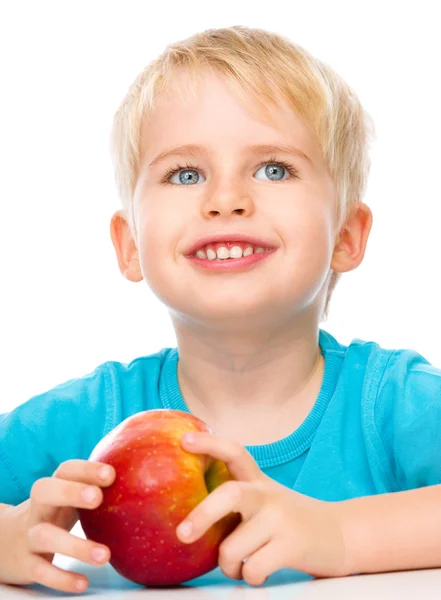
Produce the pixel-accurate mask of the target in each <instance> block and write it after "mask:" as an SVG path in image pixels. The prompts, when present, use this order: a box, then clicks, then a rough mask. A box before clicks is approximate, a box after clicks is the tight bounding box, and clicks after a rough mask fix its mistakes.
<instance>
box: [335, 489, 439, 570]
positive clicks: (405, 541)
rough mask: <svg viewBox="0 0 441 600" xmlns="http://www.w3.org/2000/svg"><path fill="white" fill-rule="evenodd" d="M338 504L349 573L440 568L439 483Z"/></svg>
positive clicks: (337, 509) (336, 505)
mask: <svg viewBox="0 0 441 600" xmlns="http://www.w3.org/2000/svg"><path fill="white" fill-rule="evenodd" d="M334 506H335V509H336V512H337V517H338V520H339V522H340V524H341V528H342V531H343V537H344V539H345V545H346V567H347V574H354V573H379V572H382V571H400V570H410V569H421V568H430V567H441V485H432V486H429V487H424V488H418V489H415V490H410V491H405V492H394V493H391V494H380V495H378V496H366V497H362V498H354V499H351V500H344V501H342V502H336V503H335V505H334Z"/></svg>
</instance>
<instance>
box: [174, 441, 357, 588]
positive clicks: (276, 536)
mask: <svg viewBox="0 0 441 600" xmlns="http://www.w3.org/2000/svg"><path fill="white" fill-rule="evenodd" d="M187 436H188V438H187ZM187 439H193V443H189V442H188V441H186V440H187ZM181 444H182V447H183V448H184V449H185V450H187V452H192V453H195V454H198V453H199V454H208V455H210V456H212V457H214V458H217V459H220V460H223V461H224V462H225V463H226V464H227V466H228V468H229V470H230V473H231V475H232V476H233V478H234V479H235V481H228V482H226V483H224V484H222V485H220V486H219V487H217V488H216V489H215V490H213V491H212V492H211V493H210V494H209V495H208V496H207V497H206V498H205V499H204V500H203V501H202V502H201V503H200V504H198V506H196V508H194V509H193V510H192V511H191V512H190V514H189V515H188V516H187V517H186V519H185V520H184V521H182V522H181V523H180V525H179V526H178V528H177V535H178V537H179V539H180V540H181V541H182V542H187V543H191V542H194V541H195V540H197V539H199V538H200V537H201V536H202V535H203V534H204V533H205V532H206V531H207V530H208V529H209V528H210V527H211V526H212V525H213V524H214V523H216V522H217V521H219V519H221V518H222V517H224V516H226V515H227V514H228V513H230V512H239V513H240V514H241V515H242V522H241V523H240V524H239V525H238V526H237V527H236V529H235V530H234V531H233V532H232V533H231V534H230V535H229V536H228V537H227V538H226V539H225V540H224V541H223V542H222V543H221V545H220V547H219V567H220V568H221V570H222V572H223V573H224V574H225V575H226V576H227V577H231V578H232V579H245V581H246V582H247V583H248V584H249V585H260V584H262V583H264V582H265V581H266V579H267V577H268V576H269V575H270V574H271V573H273V572H274V571H277V570H278V569H282V568H284V567H288V568H291V569H297V570H300V571H303V572H305V573H308V574H310V575H313V576H316V577H338V576H343V575H346V574H347V573H345V567H344V564H345V546H344V539H343V534H342V531H341V527H340V524H339V521H338V519H337V516H336V514H335V511H334V508H333V507H334V506H335V504H334V503H332V502H324V501H322V500H317V499H315V498H311V497H309V496H304V495H303V494H299V493H297V492H295V491H293V490H290V489H289V488H287V487H285V486H283V485H281V484H279V483H277V482H275V481H274V480H272V479H271V478H270V477H268V476H267V475H265V474H264V473H263V472H262V471H261V470H260V469H259V467H258V465H257V464H256V462H255V461H254V459H253V457H252V456H251V455H250V454H249V452H247V451H246V449H245V448H243V447H242V446H240V445H239V444H237V443H235V442H231V441H229V440H226V439H223V438H220V437H218V436H216V435H213V434H210V433H192V434H185V435H184V436H182V440H181ZM185 524H190V525H191V529H192V533H191V534H190V535H188V536H184V535H183V533H184V531H183V530H185ZM181 527H183V530H182V529H181ZM244 559H247V560H246V562H245V563H244V562H243V560H244Z"/></svg>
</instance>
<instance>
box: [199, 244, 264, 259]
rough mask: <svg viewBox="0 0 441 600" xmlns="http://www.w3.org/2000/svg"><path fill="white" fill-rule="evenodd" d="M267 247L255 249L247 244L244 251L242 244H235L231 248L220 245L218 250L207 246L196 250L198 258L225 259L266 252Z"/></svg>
mask: <svg viewBox="0 0 441 600" xmlns="http://www.w3.org/2000/svg"><path fill="white" fill-rule="evenodd" d="M265 251H266V250H265V248H262V247H258V248H256V249H254V248H253V247H252V246H247V247H246V248H245V249H244V250H243V251H242V248H241V247H240V246H233V247H232V248H231V249H230V250H229V249H228V248H227V247H226V246H220V247H219V248H218V249H217V250H215V249H213V248H207V250H206V251H205V250H204V249H203V248H200V249H199V250H198V251H197V252H196V256H197V257H198V258H204V259H207V258H208V260H215V259H216V258H218V259H220V260H225V259H227V258H242V256H249V255H250V254H253V253H255V254H258V253H260V252H265Z"/></svg>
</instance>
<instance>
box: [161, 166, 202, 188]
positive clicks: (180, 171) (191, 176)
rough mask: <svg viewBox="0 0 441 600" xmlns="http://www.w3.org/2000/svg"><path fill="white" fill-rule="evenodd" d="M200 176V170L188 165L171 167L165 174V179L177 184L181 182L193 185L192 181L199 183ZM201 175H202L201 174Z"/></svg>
mask: <svg viewBox="0 0 441 600" xmlns="http://www.w3.org/2000/svg"><path fill="white" fill-rule="evenodd" d="M200 177H201V175H200V171H198V170H197V169H193V168H189V167H185V168H184V167H177V168H176V169H173V170H172V171H170V172H169V173H168V174H167V176H166V181H167V182H169V183H173V184H175V185H179V184H181V183H182V184H183V185H193V184H194V183H199V178H200ZM202 177H204V176H203V175H202ZM173 178H174V181H173ZM204 181H205V179H204ZM202 183H204V182H202Z"/></svg>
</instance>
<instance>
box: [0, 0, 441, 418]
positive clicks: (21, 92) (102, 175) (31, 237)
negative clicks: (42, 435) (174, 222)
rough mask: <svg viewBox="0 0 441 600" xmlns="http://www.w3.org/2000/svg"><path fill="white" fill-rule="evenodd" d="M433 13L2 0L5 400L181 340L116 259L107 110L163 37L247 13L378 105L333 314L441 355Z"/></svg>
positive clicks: (329, 6)
mask: <svg viewBox="0 0 441 600" xmlns="http://www.w3.org/2000/svg"><path fill="white" fill-rule="evenodd" d="M437 13H438V3H437V2H434V1H419V2H405V1H403V0H402V1H382V2H361V1H354V0H352V1H348V2H342V1H340V2H339V1H336V0H333V1H332V2H329V1H324V2H317V1H311V0H308V1H304V0H302V1H301V2H299V1H295V0H286V1H281V0H279V2H275V3H268V2H263V1H255V2H238V1H234V2H225V1H224V0H223V1H222V2H219V3H217V2H211V1H203V2H191V1H190V2H189V1H186V2H168V3H161V2H159V3H158V2H154V1H152V0H144V1H131V0H120V1H116V2H111V1H110V0H105V1H98V0H75V1H68V0H54V1H52V2H50V1H44V0H38V2H35V1H34V0H30V1H29V2H24V1H20V0H9V1H8V0H6V1H5V0H4V1H3V2H1V4H0V61H1V65H0V66H1V68H0V78H1V79H0V160H1V162H0V170H1V172H0V202H1V234H0V260H1V293H0V301H1V307H0V309H1V310H0V352H1V355H0V360H1V363H0V364H1V395H0V413H2V412H6V411H8V410H10V409H12V408H13V407H14V406H16V405H18V404H20V403H22V402H24V401H25V400H27V399H28V398H30V397H31V396H33V395H35V394H37V393H41V392H43V391H46V390H47V389H50V388H51V387H54V386H55V385H57V384H59V383H62V382H64V381H66V380H68V379H71V378H74V377H81V376H83V375H84V374H86V373H88V372H90V371H92V370H93V369H94V368H95V367H96V366H97V365H98V364H101V363H102V362H105V361H108V360H118V361H122V362H128V361H130V360H132V359H133V358H135V357H137V356H141V355H145V354H149V353H152V352H156V351H158V350H159V349H160V348H162V347H164V346H173V345H175V337H174V333H173V329H172V327H171V325H170V322H169V317H168V313H167V310H166V309H165V308H164V307H163V306H162V305H161V304H160V303H159V301H158V300H157V299H156V298H155V297H154V296H153V294H152V292H150V290H149V289H148V287H147V285H146V284H145V282H141V283H138V284H136V285H135V284H133V283H129V282H128V281H127V280H125V279H124V278H123V277H122V275H121V274H120V272H119V269H118V266H117V262H116V258H115V254H114V250H113V246H112V244H111V240H110V235H109V222H110V217H111V215H112V213H113V212H114V211H115V210H117V209H118V208H120V206H119V201H118V198H117V195H116V190H115V187H114V183H113V172H112V168H111V163H110V156H109V152H108V142H109V134H110V127H111V121H112V118H113V114H114V112H115V110H116V109H117V106H118V104H119V103H120V101H121V100H122V98H123V96H124V95H125V93H126V91H127V88H128V87H129V85H130V84H131V82H132V81H133V79H134V78H135V76H136V75H137V74H138V73H139V71H141V70H142V68H143V67H144V66H145V65H146V64H147V63H148V62H150V61H151V60H152V59H154V58H155V57H156V56H157V55H158V54H160V53H161V52H162V51H163V50H164V48H165V46H166V45H167V44H168V43H170V42H173V41H176V40H179V39H182V38H185V37H187V36H189V35H191V34H193V33H195V32H197V31H200V30H203V29H206V28H208V27H221V26H230V25H236V24H242V25H247V26H251V27H262V28H265V29H268V30H271V31H276V32H278V33H281V34H283V35H286V36H287V37H289V38H290V39H291V40H292V41H294V42H296V43H299V44H301V45H303V46H304V47H306V48H307V49H308V50H309V51H310V52H312V53H313V54H315V55H316V56H317V57H318V58H320V59H322V60H323V61H325V62H327V63H328V64H329V65H331V66H332V67H333V68H334V69H335V70H336V71H337V72H339V73H340V74H341V75H342V76H343V77H344V78H345V79H346V80H347V81H348V83H349V84H350V85H351V86H352V87H353V88H354V89H355V90H356V92H357V93H358V95H359V97H360V99H361V101H362V103H363V104H364V106H365V107H366V109H367V110H368V111H369V112H370V113H371V114H372V116H373V118H374V120H375V124H376V130H377V141H376V143H375V146H374V149H373V153H372V159H373V166H372V171H371V178H370V183H369V189H368V194H367V197H366V202H367V203H368V204H369V205H370V206H371V208H372V210H373V213H374V226H373V230H372V233H371V238H370V241H369V244H368V250H367V254H366V257H365V260H364V262H363V264H362V265H361V266H360V267H359V268H358V269H357V270H356V271H355V272H353V273H350V274H347V275H345V276H344V278H343V279H342V280H341V282H340V284H339V286H338V287H337V289H336V292H335V294H334V298H333V301H332V304H331V312H330V316H329V319H328V321H327V322H326V323H324V324H323V325H322V326H323V327H324V328H325V329H327V330H328V331H330V332H331V333H332V334H333V335H335V336H336V337H337V338H338V339H339V340H340V341H342V342H343V343H349V342H350V340H351V339H353V338H354V337H360V338H363V339H367V340H374V341H377V342H378V343H380V344H381V345H383V346H386V347H389V348H390V347H394V348H398V347H406V348H414V349H417V350H418V351H419V352H421V353H422V354H423V355H424V356H426V357H427V358H428V359H429V360H430V361H431V362H433V363H435V364H437V365H438V366H440V367H441V349H440V347H439V344H438V335H439V331H440V326H439V312H440V311H439V305H440V300H441V292H440V287H439V282H438V278H439V260H440V257H441V252H440V233H439V217H440V215H441V209H440V201H441V197H440V173H441V169H440V162H441V150H440V138H441V117H440V114H441V109H440V107H441V92H440V90H441V85H440V75H439V73H440V67H439V63H440V56H441V36H440V35H439V19H438V16H437Z"/></svg>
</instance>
